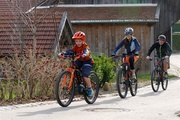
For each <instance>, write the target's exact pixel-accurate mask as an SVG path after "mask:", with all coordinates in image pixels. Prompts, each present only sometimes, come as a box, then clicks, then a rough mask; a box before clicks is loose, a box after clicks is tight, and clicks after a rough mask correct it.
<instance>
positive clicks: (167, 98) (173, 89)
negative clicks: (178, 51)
mask: <svg viewBox="0 0 180 120" xmlns="http://www.w3.org/2000/svg"><path fill="white" fill-rule="evenodd" d="M173 57H174V55H173V56H172V58H173ZM174 58H175V61H176V60H177V62H173V61H174V59H173V60H171V64H173V65H174V68H173V67H171V69H175V68H176V70H175V71H176V73H177V74H178V70H179V68H180V64H179V63H178V62H179V60H180V55H175V57H174ZM172 71H174V70H172ZM169 73H171V70H169ZM60 119H61V120H62V119H64V120H100V119H103V120H180V79H172V80H170V81H169V84H168V88H167V90H166V91H163V90H162V88H161V87H160V89H159V91H158V92H156V93H155V92H153V91H152V89H151V86H146V87H143V88H139V89H138V93H137V95H136V96H135V97H132V96H131V95H130V93H128V96H127V98H125V99H121V98H120V97H119V96H118V94H117V93H115V94H107V95H103V96H101V97H99V98H98V99H97V101H96V102H95V103H94V104H92V105H88V104H87V103H86V102H85V101H84V100H83V101H76V102H72V103H71V104H70V105H69V106H68V107H67V108H63V107H61V106H59V105H58V103H57V102H56V101H49V102H38V103H31V104H25V105H15V106H4V107H3V106H2V107H0V120H60Z"/></svg>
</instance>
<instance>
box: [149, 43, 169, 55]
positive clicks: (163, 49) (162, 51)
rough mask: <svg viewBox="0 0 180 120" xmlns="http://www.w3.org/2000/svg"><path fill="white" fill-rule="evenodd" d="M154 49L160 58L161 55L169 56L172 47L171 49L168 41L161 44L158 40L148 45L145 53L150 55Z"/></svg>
mask: <svg viewBox="0 0 180 120" xmlns="http://www.w3.org/2000/svg"><path fill="white" fill-rule="evenodd" d="M154 49H156V54H157V56H158V57H160V58H161V57H164V56H171V54H172V49H171V47H170V45H169V43H167V42H165V43H164V44H163V45H160V44H159V42H156V43H154V44H153V45H152V46H151V47H150V49H149V51H148V54H147V55H148V56H150V55H151V52H152V51H153V50H154Z"/></svg>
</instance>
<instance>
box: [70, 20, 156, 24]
mask: <svg viewBox="0 0 180 120" xmlns="http://www.w3.org/2000/svg"><path fill="white" fill-rule="evenodd" d="M157 22H159V20H71V23H72V24H93V23H157Z"/></svg>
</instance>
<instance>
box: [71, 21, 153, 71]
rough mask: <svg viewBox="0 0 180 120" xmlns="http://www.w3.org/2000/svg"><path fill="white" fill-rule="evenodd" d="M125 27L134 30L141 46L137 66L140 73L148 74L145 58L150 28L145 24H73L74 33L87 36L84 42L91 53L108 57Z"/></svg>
mask: <svg viewBox="0 0 180 120" xmlns="http://www.w3.org/2000/svg"><path fill="white" fill-rule="evenodd" d="M126 27H132V28H133V29H134V31H135V32H134V36H136V37H137V38H138V40H139V42H140V44H141V48H142V49H141V52H140V58H141V59H140V60H139V62H138V64H137V65H139V66H140V67H141V70H142V72H149V70H148V69H147V67H148V66H149V62H146V60H145V57H146V54H147V51H148V49H149V47H150V44H151V43H150V41H151V40H150V38H151V37H150V35H151V27H149V26H147V24H129V25H128V24H78V25H77V24H73V28H74V31H75V32H76V31H79V30H81V31H83V32H85V34H86V36H87V40H86V42H87V43H88V45H89V46H90V48H91V51H92V52H101V53H105V55H107V56H109V57H110V55H111V54H112V52H113V50H114V49H115V47H116V46H117V45H118V44H119V42H120V41H121V40H122V39H123V37H124V30H125V28H126Z"/></svg>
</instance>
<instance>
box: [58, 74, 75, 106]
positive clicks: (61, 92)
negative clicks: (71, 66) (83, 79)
mask: <svg viewBox="0 0 180 120" xmlns="http://www.w3.org/2000/svg"><path fill="white" fill-rule="evenodd" d="M70 77H71V73H70V72H69V71H63V72H61V73H60V75H59V77H58V78H57V81H56V86H55V94H56V100H57V102H58V103H59V105H61V106H62V107H67V106H68V105H69V104H70V103H71V102H72V100H73V97H74V94H75V89H74V80H73V82H72V85H69V83H70Z"/></svg>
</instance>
